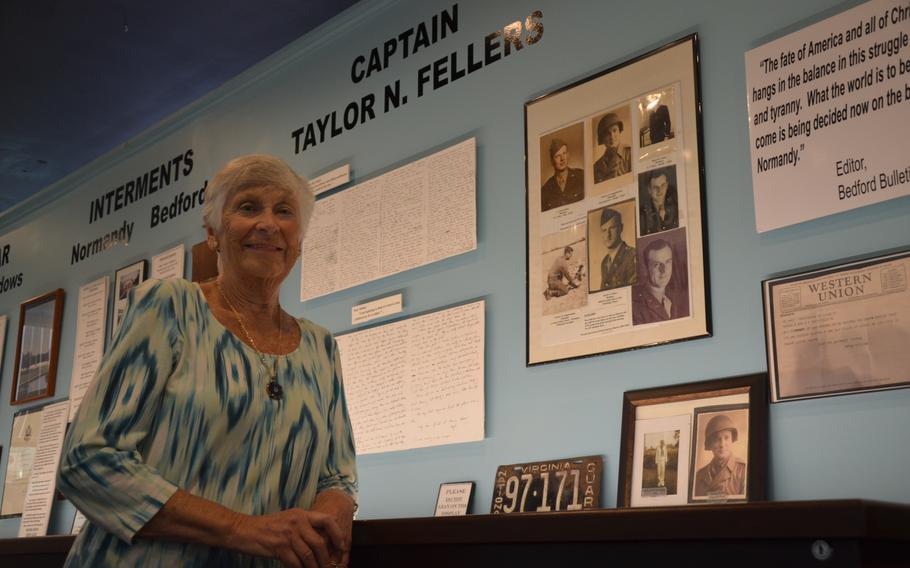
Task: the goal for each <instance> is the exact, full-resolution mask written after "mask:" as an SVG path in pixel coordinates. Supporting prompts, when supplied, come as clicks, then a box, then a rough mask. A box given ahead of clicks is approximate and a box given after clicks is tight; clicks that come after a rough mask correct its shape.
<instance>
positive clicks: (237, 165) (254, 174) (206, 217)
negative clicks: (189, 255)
mask: <svg viewBox="0 0 910 568" xmlns="http://www.w3.org/2000/svg"><path fill="white" fill-rule="evenodd" d="M251 187H274V188H277V189H284V190H287V191H290V192H292V193H293V194H294V195H296V196H297V200H298V202H299V204H300V238H301V239H303V236H304V235H305V234H306V230H307V226H309V224H310V217H311V216H312V215H313V208H314V207H315V203H316V199H315V197H313V193H312V192H311V191H310V186H309V184H308V183H307V182H306V180H305V179H303V178H302V177H300V176H299V175H297V173H296V172H294V170H292V169H291V167H290V166H289V165H287V164H286V163H285V162H284V160H281V159H279V158H276V157H274V156H269V155H267V154H249V155H247V156H239V157H237V158H234V159H233V160H231V161H230V162H228V163H227V164H225V165H224V167H223V168H221V169H220V170H219V171H218V173H217V174H215V177H214V178H212V180H211V181H210V182H209V185H208V187H207V188H206V189H205V203H203V205H202V221H203V223H205V225H206V226H207V227H209V228H211V229H212V230H213V231H215V232H216V233H217V232H219V231H221V217H222V216H223V215H224V204H225V203H226V202H227V198H228V196H229V195H231V194H232V193H234V192H236V191H241V190H244V189H249V188H251Z"/></svg>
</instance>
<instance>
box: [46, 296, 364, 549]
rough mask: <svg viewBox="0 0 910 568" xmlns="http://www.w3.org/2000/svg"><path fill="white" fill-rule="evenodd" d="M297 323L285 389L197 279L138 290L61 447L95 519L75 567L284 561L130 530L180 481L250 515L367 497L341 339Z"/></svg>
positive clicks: (282, 370)
mask: <svg viewBox="0 0 910 568" xmlns="http://www.w3.org/2000/svg"><path fill="white" fill-rule="evenodd" d="M298 323H299V325H300V332H301V338H300V345H299V346H298V348H297V349H296V350H295V351H293V352H292V353H289V354H288V355H283V356H278V382H279V383H280V384H281V386H282V387H283V388H284V397H283V398H282V399H280V400H278V401H275V400H272V399H270V398H269V397H268V394H267V393H266V389H265V384H266V382H267V380H268V379H267V377H268V375H269V374H270V373H267V372H266V371H265V370H264V369H263V368H262V363H261V362H260V360H259V358H258V356H257V354H256V352H255V351H254V350H253V349H252V348H251V347H249V346H247V345H246V344H244V343H243V342H242V341H240V339H239V338H238V337H237V336H235V335H234V334H233V333H231V332H230V331H228V330H227V329H225V327H224V326H223V325H221V323H220V322H219V321H218V320H217V319H215V316H214V315H213V314H212V311H211V310H210V309H209V306H208V303H207V302H206V300H205V296H204V295H203V293H202V290H201V289H200V288H199V287H198V286H197V285H195V284H192V283H190V282H187V281H185V280H149V281H147V282H145V283H144V284H142V285H141V286H139V287H138V288H136V289H135V290H133V291H132V293H131V299H130V307H129V309H128V310H127V311H126V314H125V316H124V319H123V323H122V325H121V327H120V329H119V331H118V333H117V336H116V337H115V338H114V341H113V342H112V344H111V346H110V348H109V349H108V351H107V353H106V354H105V357H104V359H103V361H102V362H101V366H100V368H99V371H98V375H97V376H96V377H95V380H94V381H93V382H92V385H91V386H90V387H89V389H88V392H87V393H86V395H85V399H84V400H83V402H82V405H81V407H80V408H79V412H78V415H77V417H76V420H75V421H74V422H73V424H72V427H71V429H70V432H69V433H68V435H67V439H66V442H65V444H64V448H63V455H62V457H61V461H60V471H59V474H58V487H59V488H60V490H61V491H63V493H64V494H65V495H66V496H67V497H69V498H70V499H71V500H72V501H73V503H74V504H75V505H76V507H77V508H78V509H79V510H80V511H82V512H83V513H85V515H86V516H87V517H88V519H89V522H88V523H87V524H86V525H85V527H84V529H83V530H82V532H81V534H80V535H79V536H78V538H77V539H76V542H75V544H74V545H73V549H72V551H71V552H70V556H69V558H68V560H67V566H92V567H98V566H168V567H170V566H209V565H211V566H271V565H275V566H277V565H278V563H277V562H270V561H267V560H264V559H259V558H254V557H251V556H246V555H242V554H237V553H232V552H229V551H226V550H221V549H215V548H210V547H206V546H200V545H193V544H182V543H176V542H170V541H165V540H155V539H141V538H140V539H136V540H135V542H132V541H133V537H134V536H135V534H136V532H137V531H138V530H139V529H141V528H142V526H143V525H145V524H146V523H147V522H148V521H149V520H150V519H151V518H152V517H153V516H154V515H155V514H156V513H157V512H158V510H159V509H160V508H161V507H162V505H164V503H165V502H166V501H167V500H168V499H169V498H170V497H171V495H172V494H173V493H174V492H175V491H176V490H177V488H180V489H183V490H184V491H187V492H188V493H191V494H193V495H196V496H198V497H203V498H205V499H209V500H211V501H215V502H218V503H220V504H222V505H224V506H225V507H228V508H229V509H232V510H234V511H239V512H242V513H246V514H250V515H259V514H264V513H272V512H276V511H281V510H285V509H289V508H292V507H302V508H309V507H310V506H311V504H312V503H313V500H314V499H315V497H316V494H317V493H319V492H320V491H323V490H326V489H339V490H342V491H345V492H347V493H348V494H350V495H351V496H352V497H355V498H356V491H357V480H356V467H355V455H354V439H353V434H352V431H351V425H350V420H349V418H348V413H347V408H346V407H345V401H344V391H343V388H342V381H341V366H340V362H339V361H340V359H339V355H338V348H337V346H336V344H335V340H334V338H333V337H332V336H331V334H329V332H328V331H327V330H325V329H323V328H322V327H319V326H317V325H315V324H313V323H311V322H309V321H307V320H305V319H300V320H298ZM273 360H274V358H273V356H267V359H266V363H267V364H268V365H269V367H270V368H271V364H272V361H273ZM131 542H132V544H130V543H131Z"/></svg>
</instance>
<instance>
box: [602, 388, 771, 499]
mask: <svg viewBox="0 0 910 568" xmlns="http://www.w3.org/2000/svg"><path fill="white" fill-rule="evenodd" d="M620 446H621V449H620V456H619V486H618V489H617V492H616V503H617V507H654V506H686V505H696V506H697V505H701V504H717V503H743V502H751V501H762V500H764V499H765V498H766V495H767V485H766V475H767V468H768V374H767V373H757V374H752V375H742V376H739V377H731V378H725V379H715V380H710V381H702V382H696V383H686V384H681V385H673V386H667V387H658V388H651V389H642V390H635V391H627V392H626V393H625V394H624V395H623V411H622V439H621V444H620Z"/></svg>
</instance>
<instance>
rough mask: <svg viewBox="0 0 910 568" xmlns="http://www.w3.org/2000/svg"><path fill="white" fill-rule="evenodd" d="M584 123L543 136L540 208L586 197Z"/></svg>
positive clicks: (544, 209)
mask: <svg viewBox="0 0 910 568" xmlns="http://www.w3.org/2000/svg"><path fill="white" fill-rule="evenodd" d="M583 168H584V123H581V122H579V123H577V124H573V125H571V126H568V127H566V128H563V129H560V130H557V131H556V132H551V133H549V134H546V135H544V136H541V137H540V179H541V180H545V181H544V182H543V183H542V184H541V187H540V210H541V212H543V211H549V210H550V209H555V208H557V207H562V206H564V205H569V204H572V203H577V202H578V201H581V200H582V199H584V198H585V173H584V169H583Z"/></svg>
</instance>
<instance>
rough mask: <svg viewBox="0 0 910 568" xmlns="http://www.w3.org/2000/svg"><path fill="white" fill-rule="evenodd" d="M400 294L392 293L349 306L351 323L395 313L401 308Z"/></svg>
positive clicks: (355, 323)
mask: <svg viewBox="0 0 910 568" xmlns="http://www.w3.org/2000/svg"><path fill="white" fill-rule="evenodd" d="M401 306H402V295H401V294H394V295H392V296H386V297H385V298H380V299H379V300H373V301H372V302H366V303H364V304H359V305H357V306H354V307H353V308H351V325H358V324H361V323H364V322H368V321H370V320H374V319H377V318H381V317H385V316H389V315H392V314H397V313H399V312H401V310H402V307H401Z"/></svg>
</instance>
